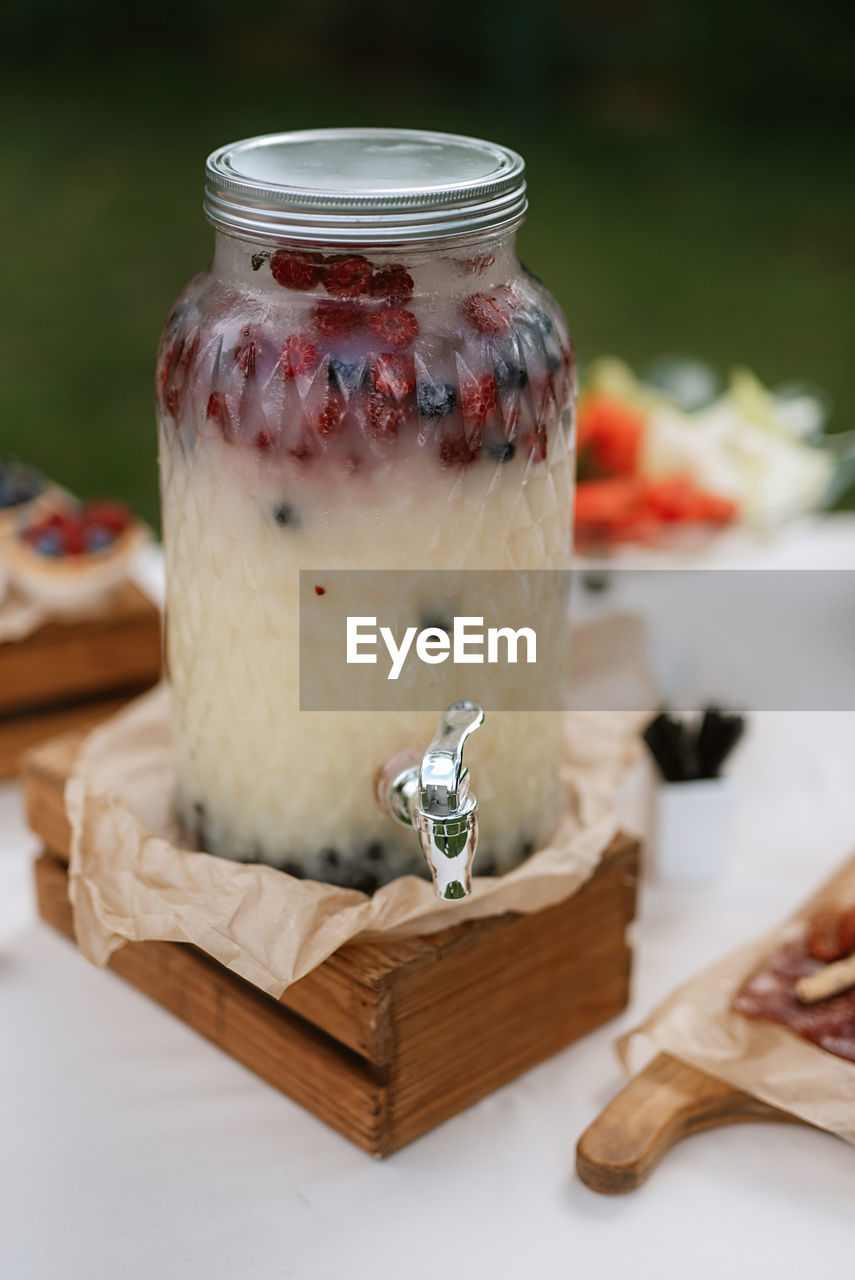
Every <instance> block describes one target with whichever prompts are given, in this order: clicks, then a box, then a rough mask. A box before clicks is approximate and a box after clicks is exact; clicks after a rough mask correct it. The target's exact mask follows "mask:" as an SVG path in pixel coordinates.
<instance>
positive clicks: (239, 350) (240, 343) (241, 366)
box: [234, 324, 258, 378]
mask: <svg viewBox="0 0 855 1280" xmlns="http://www.w3.org/2000/svg"><path fill="white" fill-rule="evenodd" d="M257 334H258V330H257V329H253V328H252V326H251V325H248V324H245V325H244V326H243V328H242V329H241V331H240V336H239V338H238V340H237V343H236V344H235V350H234V361H235V364H236V365H237V367H238V370H239V372H240V373H242V374H243V376H244V377H245V378H248V377H249V375H250V374H251V373H255V359H256V355H257V354H258V348H257V344H256V337H257Z"/></svg>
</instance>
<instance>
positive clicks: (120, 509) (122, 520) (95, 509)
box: [83, 498, 131, 533]
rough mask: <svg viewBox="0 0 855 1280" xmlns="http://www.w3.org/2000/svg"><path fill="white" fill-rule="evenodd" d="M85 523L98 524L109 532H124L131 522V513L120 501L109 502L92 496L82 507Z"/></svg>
mask: <svg viewBox="0 0 855 1280" xmlns="http://www.w3.org/2000/svg"><path fill="white" fill-rule="evenodd" d="M83 515H84V519H85V520H86V523H87V524H98V525H101V526H102V527H103V528H104V529H109V531H110V533H124V531H125V529H127V527H128V525H129V524H130V523H131V513H130V511H129V510H128V508H127V507H126V506H125V505H124V503H122V502H110V501H108V500H106V499H104V498H93V499H92V500H91V502H87V503H86V505H85V507H84V508H83Z"/></svg>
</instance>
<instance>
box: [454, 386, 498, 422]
mask: <svg viewBox="0 0 855 1280" xmlns="http://www.w3.org/2000/svg"><path fill="white" fill-rule="evenodd" d="M497 403H498V400H497V396H496V379H495V378H494V377H493V376H492V374H485V375H484V376H483V377H481V378H472V379H469V380H466V381H464V382H463V383H461V387H460V412H461V413H462V414H463V420H464V422H472V423H475V425H476V426H481V427H482V426H483V425H484V423H485V422H486V421H487V419H488V418H489V416H490V414H491V413H493V412H494V411H495V409H496V405H497Z"/></svg>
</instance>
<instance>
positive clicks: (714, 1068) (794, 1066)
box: [618, 857, 855, 1143]
mask: <svg viewBox="0 0 855 1280" xmlns="http://www.w3.org/2000/svg"><path fill="white" fill-rule="evenodd" d="M853 900H855V857H853V858H850V859H849V861H848V862H846V863H845V864H844V865H843V867H842V868H841V869H840V870H839V871H838V872H837V873H836V874H835V875H834V876H833V877H832V879H831V880H829V881H828V882H827V883H826V884H824V885H823V886H822V888H821V889H820V890H819V891H818V892H817V893H816V894H814V895H813V897H812V898H810V899H809V901H808V902H807V903H805V905H804V906H802V907H801V908H800V909H799V910H798V911H797V912H795V914H794V915H793V916H791V917H790V919H789V920H788V921H787V923H786V924H785V925H784V926H783V927H782V928H780V929H776V930H772V931H771V932H770V933H767V934H764V936H763V937H761V938H759V939H757V940H756V941H755V942H751V943H749V944H748V945H747V946H744V947H741V948H740V949H739V950H738V951H735V952H733V953H732V954H731V955H729V956H727V958H726V959H724V960H720V961H719V962H718V963H717V964H714V965H712V966H711V967H710V968H709V969H706V970H705V971H704V972H703V973H701V974H699V975H697V976H696V977H694V978H692V979H690V980H689V982H686V983H684V984H683V986H681V987H679V988H678V989H677V990H676V991H675V992H673V993H672V994H671V995H670V996H668V998H667V999H666V1000H664V1001H663V1002H662V1004H660V1005H659V1007H658V1008H657V1009H655V1010H654V1012H653V1013H652V1014H651V1015H650V1017H649V1018H647V1020H646V1021H645V1022H644V1023H643V1024H642V1025H641V1026H640V1027H637V1028H636V1029H635V1030H634V1031H631V1032H629V1033H628V1034H627V1035H625V1036H623V1037H622V1038H621V1039H620V1040H619V1041H618V1053H619V1055H620V1058H621V1061H622V1063H623V1065H624V1067H625V1068H626V1069H627V1071H629V1070H635V1069H637V1068H638V1067H639V1066H640V1065H641V1063H642V1062H643V1061H644V1058H645V1057H649V1056H650V1053H651V1050H656V1049H658V1050H664V1051H665V1052H666V1053H670V1054H671V1055H672V1056H673V1057H675V1058H679V1059H680V1061H681V1062H685V1063H688V1064H689V1066H692V1067H698V1068H699V1070H701V1071H705V1072H706V1073H707V1074H708V1075H711V1076H715V1077H717V1078H718V1079H719V1080H724V1081H726V1082H727V1083H728V1084H731V1085H734V1086H735V1087H736V1088H738V1089H742V1090H743V1091H744V1092H745V1093H749V1094H752V1095H753V1096H754V1097H755V1098H760V1099H761V1100H762V1101H763V1102H768V1103H770V1104H771V1105H772V1106H773V1107H778V1108H779V1109H780V1110H782V1111H788V1112H790V1113H791V1114H792V1115H795V1116H799V1117H800V1118H801V1119H802V1120H806V1121H808V1123H810V1124H813V1125H816V1126H817V1127H818V1128H820V1129H827V1130H828V1131H829V1132H830V1133H835V1134H837V1135H838V1137H840V1138H844V1139H845V1140H846V1141H847V1142H852V1143H855V1063H852V1062H847V1061H846V1060H845V1059H843V1058H838V1057H836V1056H835V1055H834V1054H832V1053H829V1052H827V1050H825V1049H821V1048H819V1046H818V1045H815V1044H812V1043H811V1042H810V1041H809V1040H804V1039H802V1037H801V1036H797V1035H796V1034H795V1033H794V1032H792V1031H788V1030H787V1028H786V1027H782V1026H779V1025H777V1024H776V1023H773V1022H766V1021H762V1020H760V1019H755V1018H748V1017H746V1016H745V1015H744V1014H741V1013H737V1012H736V1010H734V1009H733V1008H732V1001H733V998H734V996H735V995H736V994H737V993H738V992H739V991H740V989H741V988H742V986H743V985H744V983H745V982H746V980H747V979H748V978H749V977H751V975H752V974H753V973H754V972H755V971H756V970H757V969H759V968H760V967H761V966H762V965H763V964H764V963H765V962H766V961H767V960H768V959H769V957H770V956H771V955H772V954H773V953H774V952H775V951H776V950H777V949H778V947H779V946H780V945H781V943H782V941H783V940H784V938H785V937H786V936H787V934H789V933H791V932H792V930H793V928H794V926H798V925H801V924H803V923H804V922H805V921H807V920H808V919H809V918H810V916H812V915H813V913H814V912H815V911H816V910H817V908H818V907H819V906H821V905H823V904H825V903H837V902H848V901H853Z"/></svg>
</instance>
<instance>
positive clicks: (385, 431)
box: [368, 393, 404, 440]
mask: <svg viewBox="0 0 855 1280" xmlns="http://www.w3.org/2000/svg"><path fill="white" fill-rule="evenodd" d="M403 425H404V411H403V409H402V408H401V407H400V405H397V404H390V403H389V401H388V400H387V399H386V398H385V397H384V396H382V395H378V394H376V393H375V394H373V395H370V396H369V397H368V434H369V435H370V436H371V439H372V440H395V439H396V438H397V436H398V432H399V431H400V430H401V427H402V426H403Z"/></svg>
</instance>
